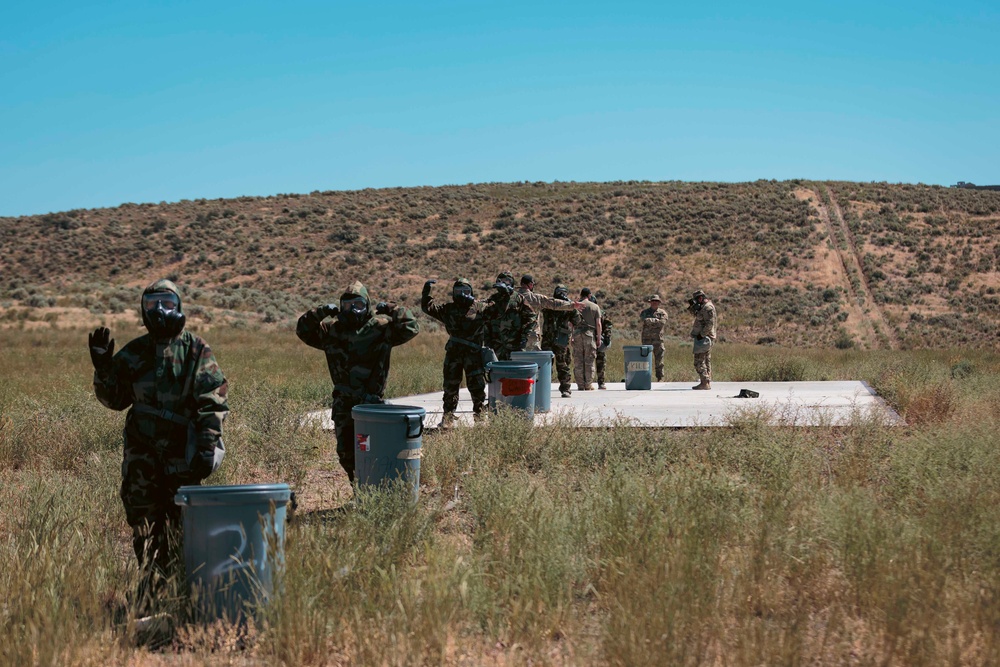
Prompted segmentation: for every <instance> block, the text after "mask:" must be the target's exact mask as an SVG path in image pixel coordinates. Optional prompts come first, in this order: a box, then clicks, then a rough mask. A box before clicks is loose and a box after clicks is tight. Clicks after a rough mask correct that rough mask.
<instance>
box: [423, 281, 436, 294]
mask: <svg viewBox="0 0 1000 667" xmlns="http://www.w3.org/2000/svg"><path fill="white" fill-rule="evenodd" d="M436 282H437V281H436V280H428V281H427V282H425V283H424V294H430V293H431V285H433V284H434V283H436Z"/></svg>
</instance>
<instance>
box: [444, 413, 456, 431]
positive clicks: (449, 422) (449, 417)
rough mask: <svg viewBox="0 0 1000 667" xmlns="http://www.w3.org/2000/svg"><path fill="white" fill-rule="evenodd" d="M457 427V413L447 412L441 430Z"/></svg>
mask: <svg viewBox="0 0 1000 667" xmlns="http://www.w3.org/2000/svg"><path fill="white" fill-rule="evenodd" d="M454 425H455V413H454V412H446V413H444V415H442V417H441V428H451V427H453V426H454Z"/></svg>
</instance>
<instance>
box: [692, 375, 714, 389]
mask: <svg viewBox="0 0 1000 667" xmlns="http://www.w3.org/2000/svg"><path fill="white" fill-rule="evenodd" d="M691 388H692V389H711V388H712V383H711V382H710V381H708V380H706V379H705V378H701V382H699V383H698V384H696V385H695V386H693V387H691Z"/></svg>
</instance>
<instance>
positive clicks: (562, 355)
mask: <svg viewBox="0 0 1000 667" xmlns="http://www.w3.org/2000/svg"><path fill="white" fill-rule="evenodd" d="M549 349H550V350H552V354H554V355H555V359H553V365H554V366H555V367H556V377H557V378H559V391H569V390H570V389H572V385H571V384H570V383H571V382H572V381H573V375H572V373H571V372H570V369H571V368H572V367H573V353H572V352H571V351H570V349H569V347H565V346H561V345H552V346H551V347H549Z"/></svg>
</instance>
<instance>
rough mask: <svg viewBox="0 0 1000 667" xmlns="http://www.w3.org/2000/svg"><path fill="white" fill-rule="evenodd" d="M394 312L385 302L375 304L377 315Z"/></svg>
mask: <svg viewBox="0 0 1000 667" xmlns="http://www.w3.org/2000/svg"><path fill="white" fill-rule="evenodd" d="M391 312H392V306H391V305H389V304H388V303H386V302H385V301H379V302H378V303H377V304H375V314H376V315H388V314H389V313H391Z"/></svg>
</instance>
